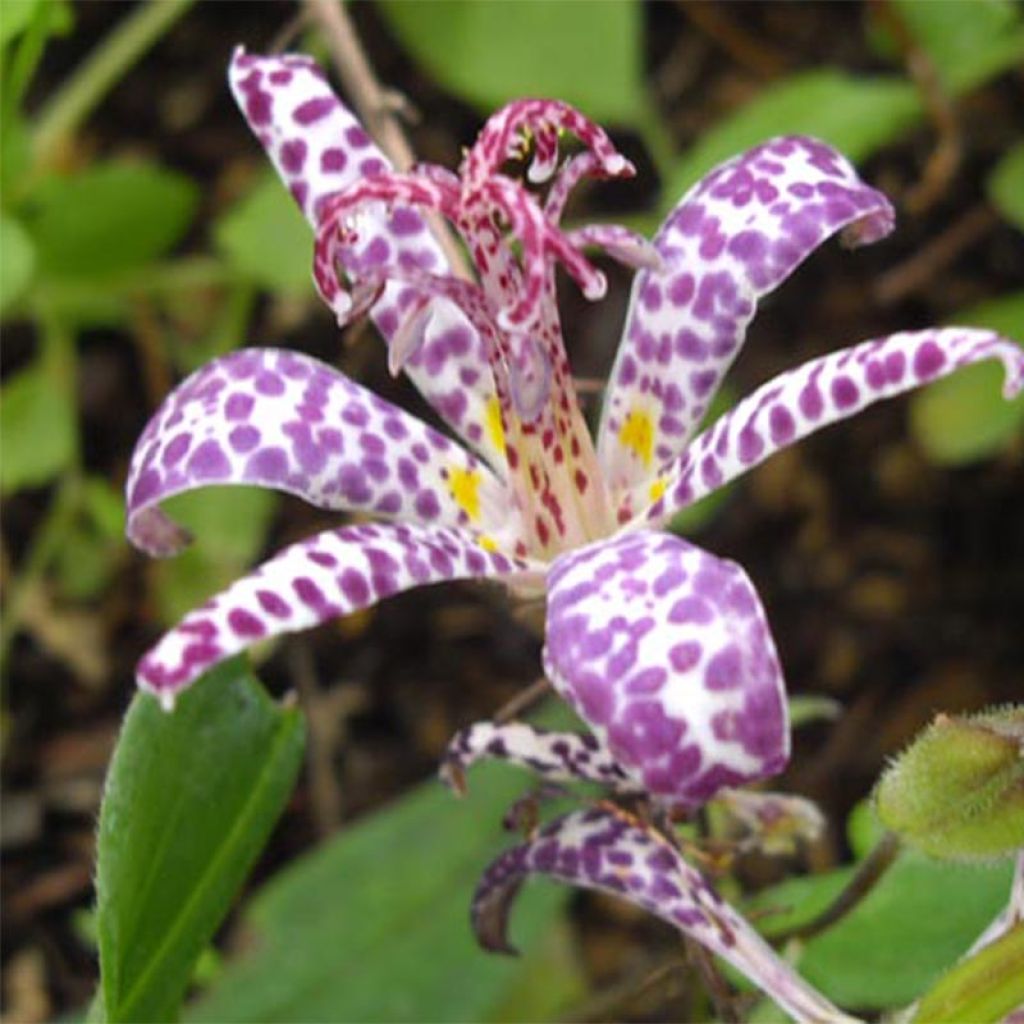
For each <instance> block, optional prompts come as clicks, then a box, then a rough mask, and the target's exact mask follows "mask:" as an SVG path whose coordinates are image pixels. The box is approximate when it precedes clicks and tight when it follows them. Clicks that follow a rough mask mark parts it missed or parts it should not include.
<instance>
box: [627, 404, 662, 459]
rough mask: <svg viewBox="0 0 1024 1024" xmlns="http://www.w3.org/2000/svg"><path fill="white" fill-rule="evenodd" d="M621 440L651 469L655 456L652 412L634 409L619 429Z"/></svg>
mask: <svg viewBox="0 0 1024 1024" xmlns="http://www.w3.org/2000/svg"><path fill="white" fill-rule="evenodd" d="M619 440H620V441H621V442H622V444H623V445H625V447H626V448H628V449H629V450H630V451H631V452H632V453H633V454H634V455H635V456H636V457H637V458H638V459H639V460H640V461H641V462H642V463H643V465H644V468H645V469H649V468H650V465H651V460H652V459H653V458H654V424H653V423H652V422H651V417H650V414H649V413H647V412H645V411H644V410H643V409H634V410H633V411H632V412H630V414H629V415H628V416H627V417H626V420H625V422H624V423H623V424H622V429H621V430H620V431H619Z"/></svg>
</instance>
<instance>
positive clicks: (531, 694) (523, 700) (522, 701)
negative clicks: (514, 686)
mask: <svg viewBox="0 0 1024 1024" xmlns="http://www.w3.org/2000/svg"><path fill="white" fill-rule="evenodd" d="M550 689H551V684H550V683H549V682H548V681H547V679H546V678H545V677H544V676H541V677H540V679H536V680H534V681H533V682H532V683H530V685H529V686H528V687H527V688H526V689H525V690H520V691H519V693H517V694H516V695H515V696H514V697H513V698H512V699H511V700H510V701H508V703H506V704H503V705H502V706H501V707H500V708H498V710H497V711H496V712H495V714H494V719H493V721H495V722H498V723H501V722H509V721H511V720H512V719H513V718H518V717H519V715H521V714H522V713H523V712H524V711H526V710H527V709H529V708H531V707H533V705H534V704H536V703H537V701H539V700H540V699H541V697H543V696H544V695H545V694H546V693H547V692H548V690H550Z"/></svg>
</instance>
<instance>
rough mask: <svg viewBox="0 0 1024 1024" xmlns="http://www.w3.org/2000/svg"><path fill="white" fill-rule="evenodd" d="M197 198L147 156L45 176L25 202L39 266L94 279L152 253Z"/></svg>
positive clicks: (169, 241) (179, 231)
mask: <svg viewBox="0 0 1024 1024" xmlns="http://www.w3.org/2000/svg"><path fill="white" fill-rule="evenodd" d="M198 199H199V193H198V189H197V188H196V186H195V185H194V184H193V183H192V182H191V181H189V179H188V178H186V177H184V176H183V175H181V174H178V173H176V172H174V171H170V170H167V169H166V168H163V167H159V166H157V165H156V164H151V163H107V164H100V165H97V166H95V167H92V168H90V169H88V170H86V171H83V172H82V173H80V174H75V175H71V176H52V177H49V178H46V179H44V180H43V181H41V182H40V183H39V185H38V186H37V188H36V189H34V190H33V193H32V197H31V201H30V203H29V204H28V205H29V208H30V212H31V214H32V221H31V222H30V225H29V226H30V230H31V231H32V234H33V236H34V238H35V240H36V245H37V247H38V251H39V264H40V270H41V271H43V272H45V273H47V274H49V275H53V276H57V277H60V276H70V277H88V278H95V277H99V276H103V275H105V274H111V273H115V272H116V271H118V270H124V269H127V268H131V267H136V266H138V265H139V264H141V263H146V262H148V261H150V260H153V259H155V258H156V257H157V256H160V255H161V254H163V253H165V252H167V250H168V249H170V248H171V247H172V246H173V245H174V244H175V243H176V242H177V241H179V240H180V238H181V237H182V235H183V234H184V233H185V231H186V230H187V228H188V226H189V223H190V222H191V220H192V215H193V214H194V212H195V209H196V205H197V203H198Z"/></svg>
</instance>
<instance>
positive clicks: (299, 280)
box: [214, 174, 313, 295]
mask: <svg viewBox="0 0 1024 1024" xmlns="http://www.w3.org/2000/svg"><path fill="white" fill-rule="evenodd" d="M214 239H215V241H216V243H217V247H218V248H219V249H220V251H221V252H222V253H223V254H224V256H225V257H226V258H227V260H228V261H229V262H230V263H231V264H232V265H233V266H234V267H235V269H236V270H238V271H239V273H241V274H244V275H245V276H246V277H248V278H249V279H250V280H251V281H253V282H254V283H255V284H259V285H262V286H263V287H265V288H269V289H270V290H271V291H275V292H286V293H292V294H300V295H301V294H305V293H311V292H312V288H313V269H312V268H313V232H312V231H310V229H309V225H308V224H307V223H306V221H305V218H304V217H303V216H302V214H301V213H300V212H299V208H298V207H297V206H296V205H295V200H294V199H292V197H291V196H290V195H289V194H288V191H287V190H286V189H284V188H282V187H281V183H280V182H279V181H278V180H277V178H276V177H274V176H272V175H269V174H268V175H265V176H264V177H263V178H261V179H260V181H259V183H258V184H257V185H256V186H255V187H254V188H253V189H252V190H251V191H250V192H249V193H248V195H246V196H245V197H244V198H243V199H241V200H240V201H239V202H238V203H236V204H235V205H234V206H232V207H231V209H230V210H228V211H227V213H226V214H225V215H224V216H223V217H222V218H221V220H220V221H219V222H218V223H217V224H216V225H215V226H214Z"/></svg>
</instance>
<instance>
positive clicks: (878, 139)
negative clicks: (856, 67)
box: [665, 70, 921, 205]
mask: <svg viewBox="0 0 1024 1024" xmlns="http://www.w3.org/2000/svg"><path fill="white" fill-rule="evenodd" d="M920 112H921V104H920V101H919V100H918V98H917V94H916V93H915V91H914V88H913V87H912V86H910V85H908V84H907V83H906V82H903V81H901V80H900V79H898V78H895V77H876V78H859V77H855V76H853V75H847V74H844V73H843V72H840V71H831V70H821V71H807V72H803V73H802V74H797V75H791V76H790V77H789V78H786V79H784V80H782V81H781V82H779V83H778V84H777V85H772V86H769V87H768V88H766V89H765V90H764V91H763V92H762V93H760V95H758V96H757V98H756V99H754V100H752V101H751V102H750V103H748V104H747V105H746V106H745V107H741V108H740V109H739V110H737V111H736V112H735V113H734V114H732V115H731V116H730V117H728V118H726V119H725V120H724V121H722V122H721V123H720V124H719V125H716V126H715V127H714V128H712V129H711V130H710V131H708V132H705V133H704V135H702V136H701V139H700V141H699V142H698V143H697V144H696V145H695V146H694V147H693V148H692V149H691V150H690V151H689V152H688V153H686V154H685V155H684V156H683V157H682V158H681V159H680V161H679V162H678V164H677V165H676V167H675V169H674V170H673V171H672V173H671V174H670V175H669V178H668V180H667V181H666V183H665V200H666V202H667V203H669V204H672V205H674V204H675V203H676V202H678V200H679V199H680V197H681V196H682V195H683V194H684V193H685V191H686V190H687V189H688V188H689V187H690V186H691V185H693V184H694V183H695V182H696V181H698V180H699V179H700V177H701V176H702V175H704V174H706V173H707V172H708V171H709V170H711V168H712V167H714V166H715V165H716V164H718V163H721V162H722V161H723V160H726V159H728V158H729V157H731V156H735V155H736V154H737V153H740V152H742V151H743V150H744V149H748V148H749V147H750V146H754V145H756V144H757V143H759V142H763V141H764V140H765V139H768V138H771V137H772V136H773V135H792V134H801V135H814V136H816V137H817V138H819V139H823V140H824V141H825V142H829V143H831V144H832V145H833V146H835V147H837V148H838V149H840V150H841V151H842V152H843V153H845V154H846V155H847V156H848V157H849V158H850V159H851V160H853V161H854V162H855V163H856V162H857V161H859V160H863V159H865V158H866V157H867V156H869V155H870V154H871V153H873V152H874V151H875V150H877V149H878V148H880V147H881V146H883V145H885V144H886V143H887V142H890V141H891V140H892V139H894V138H895V137H896V136H898V135H899V134H900V132H902V131H903V130H904V129H905V128H906V127H907V126H908V125H910V124H912V123H913V122H914V120H915V119H916V118H917V117H918V116H919V115H920Z"/></svg>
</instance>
